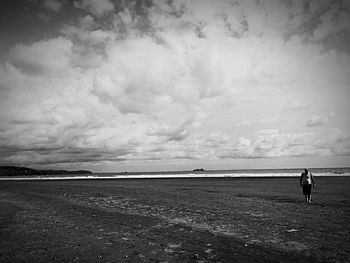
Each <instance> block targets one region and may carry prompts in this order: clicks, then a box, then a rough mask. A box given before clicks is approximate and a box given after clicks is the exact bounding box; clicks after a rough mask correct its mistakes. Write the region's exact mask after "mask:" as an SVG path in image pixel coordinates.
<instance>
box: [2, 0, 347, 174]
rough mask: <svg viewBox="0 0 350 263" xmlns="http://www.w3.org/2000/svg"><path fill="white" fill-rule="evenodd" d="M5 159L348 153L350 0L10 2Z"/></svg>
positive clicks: (290, 163)
mask: <svg viewBox="0 0 350 263" xmlns="http://www.w3.org/2000/svg"><path fill="white" fill-rule="evenodd" d="M0 20H1V21H0V58H1V59H0V123H1V126H0V164H2V165H19V166H30V167H34V168H67V169H90V170H92V171H96V172H97V171H156V170H158V171H159V170H183V169H194V168H199V167H203V168H205V169H238V168H248V169H249V168H280V167H329V166H330V167H332V166H349V164H350V122H349V116H348V115H349V113H350V105H349V98H350V2H349V1H320V0H314V1H312V0H310V1H298V0H296V1H287V0H285V1H269V0H267V1H259V0H256V1H236V0H227V1H226V0H218V1H210V0H207V1H205V0H173V1H162V0H145V1H112V0H75V1H73V0H72V1H68V0H66V1H64V0H62V1H58V0H22V1H20V0H18V1H12V0H6V1H1V3H0Z"/></svg>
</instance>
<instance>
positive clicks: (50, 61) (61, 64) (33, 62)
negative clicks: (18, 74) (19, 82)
mask: <svg viewBox="0 0 350 263" xmlns="http://www.w3.org/2000/svg"><path fill="white" fill-rule="evenodd" d="M72 45H73V44H72V42H71V41H70V40H68V39H64V38H61V37H59V38H55V39H49V40H43V41H39V42H35V43H32V44H30V45H23V44H17V45H16V46H15V47H13V48H12V49H11V50H10V52H9V61H10V62H11V63H12V64H14V65H15V66H17V67H19V68H21V69H22V70H24V71H28V72H34V73H38V74H40V73H43V72H50V71H55V70H61V69H64V68H65V67H67V66H68V65H69V60H70V56H71V54H72Z"/></svg>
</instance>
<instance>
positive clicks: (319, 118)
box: [306, 113, 334, 127]
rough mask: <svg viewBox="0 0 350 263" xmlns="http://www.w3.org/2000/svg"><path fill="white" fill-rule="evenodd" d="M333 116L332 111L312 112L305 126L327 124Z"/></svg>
mask: <svg viewBox="0 0 350 263" xmlns="http://www.w3.org/2000/svg"><path fill="white" fill-rule="evenodd" d="M333 117H334V113H328V114H323V115H317V114H313V115H312V116H311V117H310V119H309V120H308V122H307V123H306V126H307V127H316V126H321V125H324V124H327V123H328V122H329V121H330V120H331V119H332V118H333Z"/></svg>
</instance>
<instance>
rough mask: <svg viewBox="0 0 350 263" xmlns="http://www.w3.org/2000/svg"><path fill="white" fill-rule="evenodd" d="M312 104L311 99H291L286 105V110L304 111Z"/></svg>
mask: <svg viewBox="0 0 350 263" xmlns="http://www.w3.org/2000/svg"><path fill="white" fill-rule="evenodd" d="M312 103H314V101H313V99H312V98H305V97H303V98H299V97H297V98H292V99H290V100H289V101H288V103H287V106H286V107H287V108H289V109H292V110H304V109H307V108H309V107H311V105H312Z"/></svg>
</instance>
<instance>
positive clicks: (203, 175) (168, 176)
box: [0, 173, 350, 181]
mask: <svg viewBox="0 0 350 263" xmlns="http://www.w3.org/2000/svg"><path fill="white" fill-rule="evenodd" d="M299 176H300V175H299V174H295V173H278V174H253V173H239V174H211V173H208V174H206V173H201V174H198V173H189V174H154V175H150V174H147V175H112V176H100V175H87V176H49V177H42V176H36V177H2V178H0V181H56V180H114V179H177V178H179V179H181V178H183V179H186V178H189V179H195V178H198V179H200V178H291V177H299ZM315 176H316V177H339V176H340V177H345V176H350V173H319V174H317V175H315Z"/></svg>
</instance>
